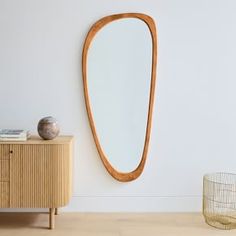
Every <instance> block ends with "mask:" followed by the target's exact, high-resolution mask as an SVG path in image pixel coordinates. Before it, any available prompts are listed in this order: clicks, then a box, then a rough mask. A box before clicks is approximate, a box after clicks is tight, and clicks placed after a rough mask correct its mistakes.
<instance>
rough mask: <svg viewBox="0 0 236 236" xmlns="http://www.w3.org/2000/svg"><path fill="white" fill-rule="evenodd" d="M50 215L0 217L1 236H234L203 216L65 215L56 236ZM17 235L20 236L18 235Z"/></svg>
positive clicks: (181, 214) (29, 214)
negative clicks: (48, 223)
mask: <svg viewBox="0 0 236 236" xmlns="http://www.w3.org/2000/svg"><path fill="white" fill-rule="evenodd" d="M47 218H48V216H47V214H44V213H43V214H35V213H20V214H19V213H4V214H3V213H0V235H1V236H16V235H17V236H26V235H30V236H31V235H32V236H52V235H53V236H55V235H56V236H64V235H69V236H234V235H235V230H228V231H225V230H218V229H215V228H213V227H210V226H209V225H207V224H206V223H205V222H204V217H203V216H202V214H201V213H135V214H132V213H64V214H61V215H59V216H57V217H56V220H57V227H56V228H57V229H56V231H55V232H52V231H50V230H45V229H46V228H47V224H46V222H47ZM16 232H17V233H16Z"/></svg>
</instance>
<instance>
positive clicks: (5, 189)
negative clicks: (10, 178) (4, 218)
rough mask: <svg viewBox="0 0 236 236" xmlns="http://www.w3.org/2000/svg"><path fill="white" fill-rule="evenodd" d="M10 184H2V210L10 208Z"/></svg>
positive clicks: (0, 197)
mask: <svg viewBox="0 0 236 236" xmlns="http://www.w3.org/2000/svg"><path fill="white" fill-rule="evenodd" d="M9 201H10V194H9V182H0V208H8V207H9V206H10V202H9Z"/></svg>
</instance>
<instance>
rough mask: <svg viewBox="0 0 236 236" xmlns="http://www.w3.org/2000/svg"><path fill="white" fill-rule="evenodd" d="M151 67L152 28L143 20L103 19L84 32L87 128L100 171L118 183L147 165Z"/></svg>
mask: <svg viewBox="0 0 236 236" xmlns="http://www.w3.org/2000/svg"><path fill="white" fill-rule="evenodd" d="M156 63H157V36H156V27H155V23H154V21H153V19H152V18H151V17H149V16H147V15H144V14H140V13H125V14H117V15H111V16H107V17H104V18H102V19H100V20H99V21H97V22H96V23H95V24H94V25H93V26H92V27H91V29H90V31H89V32H88V35H87V37H86V40H85V43H84V48H83V57H82V71H83V83H84V94H85V103H86V108H87V113H88V117H89V122H90V126H91V129H92V133H93V137H94V140H95V143H96V146H97V149H98V152H99V155H100V157H101V160H102V162H103V164H104V166H105V167H106V169H107V171H108V172H109V173H110V174H111V175H112V176H113V177H114V178H115V179H117V180H119V181H122V182H126V181H132V180H134V179H136V178H138V177H139V176H140V174H141V173H142V171H143V168H144V165H145V162H146V159H147V152H148V145H149V139H150V133H151V121H152V111H153V102H154V91H155V81H156Z"/></svg>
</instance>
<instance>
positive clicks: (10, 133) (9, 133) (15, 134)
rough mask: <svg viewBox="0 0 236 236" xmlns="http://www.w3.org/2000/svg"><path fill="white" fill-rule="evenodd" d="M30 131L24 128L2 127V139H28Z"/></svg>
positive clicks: (0, 135) (0, 132) (0, 131)
mask: <svg viewBox="0 0 236 236" xmlns="http://www.w3.org/2000/svg"><path fill="white" fill-rule="evenodd" d="M29 136H30V134H29V131H26V130H22V129H0V141H26V140H27V139H28V138H29Z"/></svg>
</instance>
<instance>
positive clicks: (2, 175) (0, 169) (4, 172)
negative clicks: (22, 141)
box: [0, 144, 10, 208]
mask: <svg viewBox="0 0 236 236" xmlns="http://www.w3.org/2000/svg"><path fill="white" fill-rule="evenodd" d="M9 169H10V145H8V144H1V145H0V208H8V207H9V206H10V204H9V203H10V197H9V186H10V183H9V180H10V174H9Z"/></svg>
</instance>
